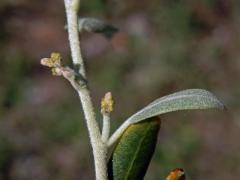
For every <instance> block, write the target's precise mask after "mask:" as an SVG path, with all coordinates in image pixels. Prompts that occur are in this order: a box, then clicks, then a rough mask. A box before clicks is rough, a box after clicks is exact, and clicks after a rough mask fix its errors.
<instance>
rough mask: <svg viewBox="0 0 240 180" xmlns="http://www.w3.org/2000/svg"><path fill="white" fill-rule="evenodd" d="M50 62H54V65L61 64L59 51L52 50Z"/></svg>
mask: <svg viewBox="0 0 240 180" xmlns="http://www.w3.org/2000/svg"><path fill="white" fill-rule="evenodd" d="M50 59H51V60H52V62H53V63H54V65H55V67H59V66H61V60H62V57H61V55H60V53H57V52H53V53H52V54H51V58H50Z"/></svg>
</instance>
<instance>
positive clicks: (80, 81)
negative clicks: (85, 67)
mask: <svg viewBox="0 0 240 180" xmlns="http://www.w3.org/2000/svg"><path fill="white" fill-rule="evenodd" d="M61 61H62V57H61V55H60V53H57V52H53V53H51V56H50V57H49V58H43V59H41V64H42V65H43V66H47V67H49V68H51V71H52V75H54V76H63V77H64V78H66V79H67V80H68V81H69V82H70V83H71V84H72V86H73V87H74V88H75V89H77V90H79V89H80V88H83V87H86V85H87V81H86V79H85V78H84V77H82V76H81V75H80V74H79V73H78V71H77V70H75V69H71V68H69V67H65V66H62V62H61Z"/></svg>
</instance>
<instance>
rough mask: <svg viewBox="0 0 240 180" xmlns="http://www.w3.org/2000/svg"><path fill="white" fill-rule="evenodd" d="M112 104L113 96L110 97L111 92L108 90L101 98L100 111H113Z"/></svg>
mask: <svg viewBox="0 0 240 180" xmlns="http://www.w3.org/2000/svg"><path fill="white" fill-rule="evenodd" d="M113 105H114V101H113V98H112V93H111V92H108V93H106V94H105V96H104V97H103V98H102V101H101V112H102V113H110V112H112V111H113Z"/></svg>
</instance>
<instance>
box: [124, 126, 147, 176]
mask: <svg viewBox="0 0 240 180" xmlns="http://www.w3.org/2000/svg"><path fill="white" fill-rule="evenodd" d="M149 128H150V124H149V125H148V127H147V128H146V130H145V131H144V135H143V136H142V138H141V140H140V141H139V145H138V146H137V150H136V153H135V154H134V156H133V158H132V161H131V163H130V166H129V168H128V171H127V173H126V176H125V178H124V180H127V178H128V176H129V174H130V172H131V169H132V167H133V163H134V161H135V160H136V157H137V154H138V153H139V151H140V147H141V145H142V142H143V140H144V138H145V136H146V134H147V132H148V130H149Z"/></svg>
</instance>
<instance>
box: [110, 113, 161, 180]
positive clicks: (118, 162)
mask: <svg viewBox="0 0 240 180" xmlns="http://www.w3.org/2000/svg"><path fill="white" fill-rule="evenodd" d="M159 128H160V119H159V118H158V117H152V118H150V119H147V120H145V121H143V122H140V123H136V124H133V125H130V126H129V127H128V128H127V129H126V130H125V131H124V133H123V134H122V136H121V138H120V140H119V142H118V144H117V145H116V147H115V149H114V151H113V154H112V157H111V159H110V161H109V164H108V171H109V179H110V180H112V179H114V180H133V179H137V180H141V179H143V178H144V175H145V173H146V171H147V168H148V165H149V163H150V160H151V158H152V155H153V153H154V150H155V146H156V141H157V137H158V131H159Z"/></svg>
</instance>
